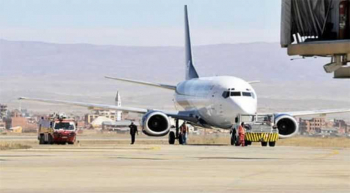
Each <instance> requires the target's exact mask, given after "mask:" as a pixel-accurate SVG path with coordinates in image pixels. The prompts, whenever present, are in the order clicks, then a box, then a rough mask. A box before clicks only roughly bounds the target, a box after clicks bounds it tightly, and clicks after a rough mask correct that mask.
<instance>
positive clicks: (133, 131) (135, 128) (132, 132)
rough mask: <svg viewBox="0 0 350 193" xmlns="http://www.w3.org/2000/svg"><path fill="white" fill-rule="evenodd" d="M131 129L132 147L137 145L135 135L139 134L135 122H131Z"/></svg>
mask: <svg viewBox="0 0 350 193" xmlns="http://www.w3.org/2000/svg"><path fill="white" fill-rule="evenodd" d="M129 128H130V135H131V143H130V144H131V145H132V144H134V143H135V135H136V133H137V135H138V134H139V131H138V130H137V126H136V125H135V124H134V122H131V124H130V125H129Z"/></svg>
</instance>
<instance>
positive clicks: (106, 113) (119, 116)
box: [85, 92, 128, 124]
mask: <svg viewBox="0 0 350 193" xmlns="http://www.w3.org/2000/svg"><path fill="white" fill-rule="evenodd" d="M114 102H115V105H116V106H117V107H121V106H122V101H121V97H120V94H119V92H117V94H116V96H115V101H114ZM98 117H105V118H108V119H111V120H112V121H121V120H123V119H125V118H126V117H128V113H124V112H122V111H116V110H93V111H92V112H91V113H89V114H86V115H85V123H86V124H91V123H92V122H93V121H94V120H95V119H97V118H98Z"/></svg>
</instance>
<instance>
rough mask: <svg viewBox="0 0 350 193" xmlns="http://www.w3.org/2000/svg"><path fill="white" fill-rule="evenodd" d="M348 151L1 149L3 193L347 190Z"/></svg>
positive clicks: (349, 182) (120, 146) (91, 146)
mask: <svg viewBox="0 0 350 193" xmlns="http://www.w3.org/2000/svg"><path fill="white" fill-rule="evenodd" d="M349 164H350V149H349V148H311V147H287V146H284V147H282V146H276V147H260V146H249V147H234V146H229V145H145V144H135V145H127V144H113V143H108V144H98V145H96V144H86V145H72V146H70V145H65V146H64V145H41V146H39V145H35V146H33V148H31V149H18V150H4V151H0V192H1V193H7V192H11V193H12V192H35V193H40V192H45V193H47V192H74V193H79V192H84V193H85V192H279V193H280V192H293V193H294V192H349V191H350V167H349Z"/></svg>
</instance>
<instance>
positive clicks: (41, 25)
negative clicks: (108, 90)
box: [0, 0, 281, 46]
mask: <svg viewBox="0 0 350 193" xmlns="http://www.w3.org/2000/svg"><path fill="white" fill-rule="evenodd" d="M185 4H187V5H188V8H189V17H190V25H191V26H190V27H191V34H192V43H193V44H194V45H204V44H220V43H244V42H256V41H261V42H278V41H279V29H280V26H279V25H280V10H281V7H280V5H281V1H280V0H217V1H214V0H168V1H165V0H163V1H161V0H114V1H112V0H70V1H68V0H0V30H1V32H0V38H2V39H8V40H28V41H45V42H54V43H91V44H113V45H137V46H159V45H161V46H167V45H176V46H181V45H182V44H183V20H184V19H183V5H185Z"/></svg>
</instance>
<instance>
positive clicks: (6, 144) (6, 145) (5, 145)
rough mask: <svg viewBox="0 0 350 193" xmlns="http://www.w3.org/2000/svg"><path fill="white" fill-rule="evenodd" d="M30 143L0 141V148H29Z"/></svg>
mask: <svg viewBox="0 0 350 193" xmlns="http://www.w3.org/2000/svg"><path fill="white" fill-rule="evenodd" d="M29 148H31V146H30V145H26V144H21V143H14V142H1V143H0V150H10V149H29Z"/></svg>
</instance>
